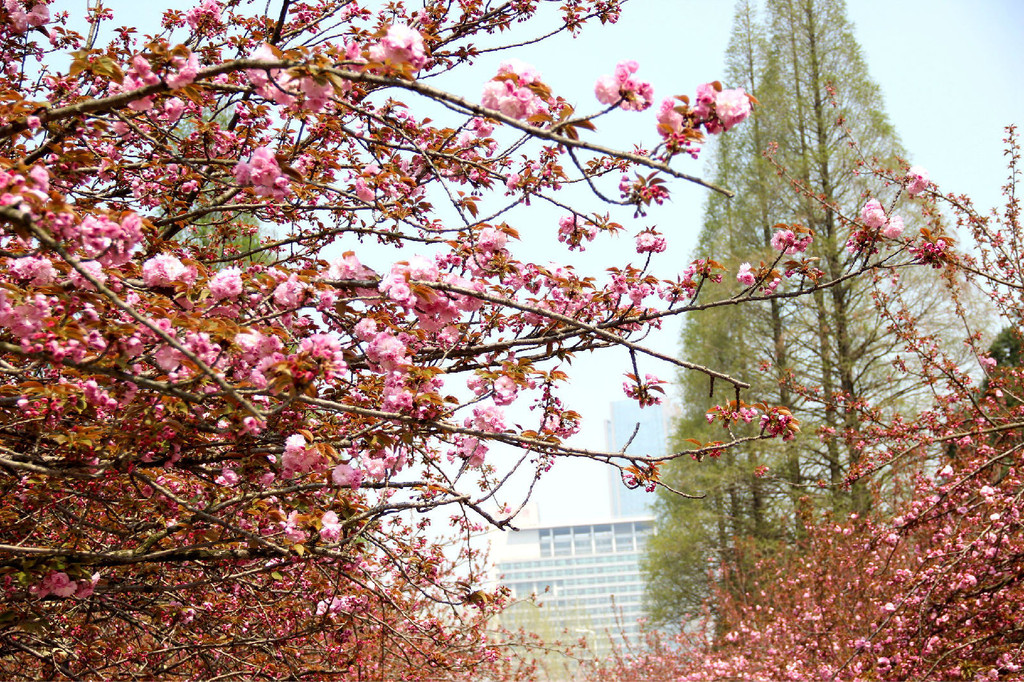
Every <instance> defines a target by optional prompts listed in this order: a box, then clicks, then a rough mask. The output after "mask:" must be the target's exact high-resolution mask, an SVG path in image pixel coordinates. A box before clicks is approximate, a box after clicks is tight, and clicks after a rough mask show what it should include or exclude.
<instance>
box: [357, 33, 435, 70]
mask: <svg viewBox="0 0 1024 682" xmlns="http://www.w3.org/2000/svg"><path fill="white" fill-rule="evenodd" d="M370 59H373V60H375V61H379V62H383V61H389V62H391V63H392V64H394V65H396V66H400V65H402V64H409V65H410V66H412V67H413V68H414V69H422V68H423V67H424V65H426V63H427V55H426V53H425V52H424V47H423V36H422V35H420V33H419V31H417V30H416V29H414V28H410V27H409V26H406V25H404V24H394V25H393V26H391V27H389V28H388V32H387V34H385V36H384V37H383V38H382V39H381V41H380V42H379V43H377V44H376V45H374V46H373V47H371V48H370Z"/></svg>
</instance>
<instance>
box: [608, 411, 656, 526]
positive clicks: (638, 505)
mask: <svg viewBox="0 0 1024 682" xmlns="http://www.w3.org/2000/svg"><path fill="white" fill-rule="evenodd" d="M666 419H667V417H666V413H665V410H664V408H663V407H662V406H661V405H652V406H651V407H645V408H641V407H640V405H638V404H637V403H636V401H633V400H620V401H617V402H614V403H612V417H611V419H609V420H608V421H607V422H605V438H606V440H607V442H608V449H609V450H611V451H614V452H618V451H621V450H622V449H623V448H625V451H626V453H627V454H632V455H650V456H653V457H661V456H663V455H666V454H668V428H667V425H666ZM634 431H636V436H635V437H634V438H633V440H632V442H630V440H629V439H630V436H633V432H634ZM626 443H629V447H626ZM608 475H609V485H610V487H611V500H612V516H613V517H616V518H620V517H632V516H647V515H649V514H650V513H651V504H652V502H653V500H654V494H653V493H648V492H647V491H645V490H644V489H643V488H628V487H627V486H626V484H625V483H623V482H622V476H621V474H620V473H619V471H618V470H617V469H609V474H608Z"/></svg>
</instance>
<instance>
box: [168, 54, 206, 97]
mask: <svg viewBox="0 0 1024 682" xmlns="http://www.w3.org/2000/svg"><path fill="white" fill-rule="evenodd" d="M171 64H172V65H173V66H174V68H176V69H177V72H176V73H172V74H168V75H167V76H165V77H164V80H165V81H166V82H167V86H168V87H169V88H170V89H171V90H178V89H179V88H183V87H185V86H187V85H190V84H191V83H192V81H194V80H195V79H196V74H197V73H198V72H199V59H198V58H197V57H196V54H195V53H194V52H190V53H189V55H188V57H187V58H185V57H180V56H174V57H172V58H171Z"/></svg>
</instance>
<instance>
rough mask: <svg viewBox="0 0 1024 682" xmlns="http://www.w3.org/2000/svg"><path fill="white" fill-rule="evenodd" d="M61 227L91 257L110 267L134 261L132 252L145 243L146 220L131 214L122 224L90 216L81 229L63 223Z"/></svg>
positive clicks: (59, 223) (66, 236)
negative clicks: (143, 229) (143, 228)
mask: <svg viewBox="0 0 1024 682" xmlns="http://www.w3.org/2000/svg"><path fill="white" fill-rule="evenodd" d="M57 227H58V231H59V232H60V233H61V234H62V235H63V236H64V237H65V238H68V239H76V240H77V241H78V242H79V243H80V244H81V246H82V250H83V251H84V252H85V255H86V256H87V257H89V258H95V259H97V260H98V261H99V263H100V264H101V265H104V266H108V267H109V266H117V265H124V264H125V263H127V262H128V261H129V260H131V257H132V250H133V249H134V248H135V246H136V245H137V244H138V243H139V242H140V241H142V220H141V219H140V218H139V216H137V215H136V214H134V213H129V214H127V215H126V216H125V217H123V218H122V219H121V222H119V223H118V222H115V221H113V220H111V219H110V218H108V217H107V216H104V215H96V214H90V215H87V216H86V217H85V218H83V219H82V222H81V223H79V224H78V225H75V224H74V223H72V222H71V221H64V220H59V221H58V222H57Z"/></svg>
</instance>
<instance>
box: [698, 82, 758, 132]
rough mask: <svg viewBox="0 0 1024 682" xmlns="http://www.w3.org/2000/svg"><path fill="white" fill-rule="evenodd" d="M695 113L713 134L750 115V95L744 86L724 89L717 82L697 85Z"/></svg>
mask: <svg viewBox="0 0 1024 682" xmlns="http://www.w3.org/2000/svg"><path fill="white" fill-rule="evenodd" d="M693 111H694V113H695V114H696V115H697V117H698V118H699V119H700V120H701V121H702V122H703V123H704V128H705V129H706V130H707V131H708V132H709V133H711V134H712V135H714V134H716V133H720V132H723V131H726V130H728V129H729V128H732V127H733V126H734V125H736V124H737V123H740V122H741V121H743V120H744V119H746V118H747V116H750V97H749V96H748V95H747V93H745V92H744V91H743V88H734V89H732V90H722V89H720V88H719V87H716V84H715V83H704V84H703V85H700V86H698V87H697V105H696V106H695V107H694V108H693Z"/></svg>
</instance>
